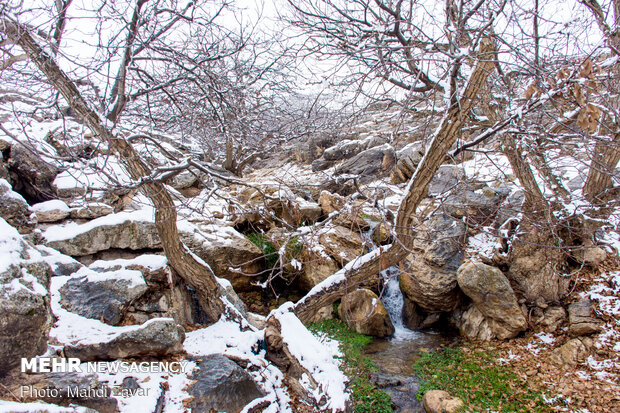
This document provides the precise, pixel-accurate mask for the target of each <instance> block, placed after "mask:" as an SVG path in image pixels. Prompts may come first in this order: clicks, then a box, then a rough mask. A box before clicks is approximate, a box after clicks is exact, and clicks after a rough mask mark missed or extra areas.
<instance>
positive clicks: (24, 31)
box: [0, 17, 224, 322]
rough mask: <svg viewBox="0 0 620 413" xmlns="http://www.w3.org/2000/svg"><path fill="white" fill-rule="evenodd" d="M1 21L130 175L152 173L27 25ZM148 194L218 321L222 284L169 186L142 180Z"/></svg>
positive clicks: (167, 246) (166, 241)
mask: <svg viewBox="0 0 620 413" xmlns="http://www.w3.org/2000/svg"><path fill="white" fill-rule="evenodd" d="M0 24H1V26H0V27H2V28H3V30H4V31H5V33H6V34H7V35H8V36H9V37H10V38H12V39H13V40H14V41H15V42H16V43H17V44H18V45H19V46H20V47H21V48H22V49H23V50H24V52H25V53H26V54H27V55H28V57H29V58H30V59H31V60H32V61H33V62H34V64H35V65H36V66H37V68H38V69H39V70H40V71H41V72H42V73H43V74H44V75H45V76H46V78H47V80H48V81H49V82H50V83H51V84H52V85H53V86H54V88H55V89H56V90H57V91H58V92H60V94H61V95H62V96H63V97H64V98H65V100H66V101H67V103H68V104H69V105H70V106H71V108H72V109H73V110H74V111H75V112H76V113H77V114H78V115H79V116H80V117H81V118H82V121H83V122H84V124H86V126H88V127H89V128H90V129H91V131H92V132H93V133H94V134H95V135H97V136H98V137H99V139H101V140H102V141H104V142H106V143H107V144H108V145H109V148H110V150H112V151H114V152H117V153H118V155H119V158H120V161H121V162H122V163H123V165H124V166H125V168H126V169H127V172H128V173H129V175H130V176H131V177H132V178H133V179H134V180H136V181H140V180H141V179H143V178H145V177H147V176H149V174H150V168H149V166H148V165H147V164H146V163H144V161H142V160H141V159H140V157H139V155H138V154H137V153H136V152H135V150H134V148H133V146H131V145H130V144H129V143H128V142H127V141H126V140H125V139H124V138H122V137H119V136H116V135H114V134H113V133H112V132H111V131H110V129H108V127H106V126H105V125H106V124H107V122H106V121H104V120H103V118H102V117H100V116H99V115H98V114H97V113H96V112H95V111H94V110H92V109H91V108H90V107H89V106H88V104H87V103H86V101H85V100H84V98H83V97H82V95H81V94H80V92H79V90H78V89H77V87H76V86H75V84H74V83H73V82H72V81H71V80H70V79H69V78H68V77H67V75H66V74H65V73H64V72H63V71H62V70H61V69H60V68H59V67H58V65H57V64H56V62H55V61H54V60H53V59H52V58H50V57H49V56H48V55H47V54H46V53H45V51H44V50H43V49H42V48H41V47H40V46H39V45H38V43H37V42H36V41H35V40H34V39H33V38H32V36H31V35H30V33H29V31H28V28H26V27H24V26H23V25H20V24H19V23H17V22H15V21H13V20H12V19H10V18H7V17H4V18H2V20H1V21H0ZM142 187H143V189H144V191H145V193H146V195H147V196H148V197H149V198H150V199H151V201H152V202H153V205H154V206H155V224H156V226H157V230H158V232H159V236H160V238H161V242H162V246H163V249H164V253H165V254H166V257H167V258H168V262H169V263H170V265H171V266H172V267H173V268H174V269H175V271H176V272H177V273H178V274H179V275H180V276H181V277H182V278H183V280H184V281H185V282H186V283H187V284H188V285H189V286H191V287H192V288H194V289H195V290H196V292H197V294H198V297H199V299H200V305H201V307H202V308H203V309H204V311H205V313H206V315H207V317H208V319H209V320H210V321H212V322H215V321H217V320H218V319H219V316H220V314H221V313H222V311H223V310H224V304H223V302H222V300H221V299H220V295H221V287H220V285H219V283H218V282H217V280H216V279H215V276H214V274H213V272H212V271H211V269H210V268H209V267H208V266H206V265H205V264H203V263H202V262H200V261H198V260H197V259H196V258H195V256H194V255H193V254H192V253H191V252H190V251H189V250H188V249H187V247H186V246H185V245H184V244H183V243H182V242H181V241H180V239H179V232H178V229H177V212H176V207H175V205H174V202H173V200H172V198H171V197H170V194H169V193H168V191H167V189H166V187H165V186H164V185H163V184H162V183H161V182H154V181H150V182H149V181H147V182H145V183H144V184H143V186H142Z"/></svg>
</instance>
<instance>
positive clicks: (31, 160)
mask: <svg viewBox="0 0 620 413" xmlns="http://www.w3.org/2000/svg"><path fill="white" fill-rule="evenodd" d="M7 163H8V166H9V168H8V169H9V173H10V175H11V181H12V182H13V189H14V190H15V191H16V192H19V193H20V194H22V195H23V196H24V198H26V200H27V201H28V202H30V203H37V202H43V201H49V200H51V199H56V198H57V195H56V188H55V187H54V185H53V182H54V179H55V178H56V175H58V172H59V169H58V168H57V167H55V166H53V165H51V164H49V163H47V162H45V161H44V160H43V159H41V157H40V156H37V155H35V154H33V153H32V152H30V151H29V150H28V149H26V148H24V147H23V146H21V145H13V146H11V151H10V156H9V159H8V162H7Z"/></svg>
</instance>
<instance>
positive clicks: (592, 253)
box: [574, 240, 607, 268]
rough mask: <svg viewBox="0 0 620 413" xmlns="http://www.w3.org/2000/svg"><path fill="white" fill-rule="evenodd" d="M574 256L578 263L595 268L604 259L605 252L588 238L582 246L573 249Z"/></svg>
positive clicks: (605, 256)
mask: <svg viewBox="0 0 620 413" xmlns="http://www.w3.org/2000/svg"><path fill="white" fill-rule="evenodd" d="M574 256H575V258H576V259H577V261H579V262H580V263H582V264H586V265H589V266H591V267H594V268H597V267H598V266H600V265H601V264H602V263H603V261H605V258H607V252H606V251H605V250H604V249H603V248H601V247H597V246H595V245H594V243H593V242H592V241H590V240H588V241H587V242H584V245H583V246H582V248H579V249H577V250H576V251H575V253H574Z"/></svg>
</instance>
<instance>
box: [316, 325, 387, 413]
mask: <svg viewBox="0 0 620 413" xmlns="http://www.w3.org/2000/svg"><path fill="white" fill-rule="evenodd" d="M308 329H309V330H310V331H312V332H313V333H315V334H326V335H327V336H328V337H330V338H332V339H334V340H337V341H338V342H340V351H341V352H342V354H343V360H342V364H341V369H342V370H343V371H344V373H345V374H346V375H347V376H348V377H349V379H350V380H351V381H350V382H349V389H350V391H351V401H352V402H353V411H354V412H355V413H388V412H392V411H393V409H392V400H391V399H390V396H389V394H387V393H386V392H384V391H383V390H380V389H378V388H377V387H376V386H375V385H374V384H372V382H371V381H370V375H371V373H372V372H373V371H375V370H376V366H375V364H374V362H373V361H372V360H371V359H370V358H368V357H366V356H364V355H363V354H362V349H363V348H364V346H366V345H367V344H368V343H369V342H370V341H371V340H372V337H370V336H365V335H363V334H359V333H358V332H356V331H355V330H352V329H350V328H348V327H347V325H346V324H345V323H344V322H343V321H340V320H324V321H319V322H317V323H312V324H310V325H309V326H308Z"/></svg>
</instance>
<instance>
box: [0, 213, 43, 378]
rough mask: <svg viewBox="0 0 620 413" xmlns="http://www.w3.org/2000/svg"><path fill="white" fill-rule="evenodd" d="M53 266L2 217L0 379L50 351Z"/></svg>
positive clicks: (0, 229) (0, 250)
mask: <svg viewBox="0 0 620 413" xmlns="http://www.w3.org/2000/svg"><path fill="white" fill-rule="evenodd" d="M51 273H52V271H51V268H50V266H49V265H48V264H47V263H45V262H44V261H42V260H41V254H40V253H39V252H38V251H37V250H35V249H34V248H33V247H31V246H30V245H29V244H28V243H26V242H25V241H24V240H23V239H22V237H21V236H20V235H19V233H18V232H17V230H16V229H15V228H13V227H11V226H10V225H9V224H7V222H6V221H5V220H4V219H1V218H0V376H2V375H4V374H5V373H6V372H8V371H9V370H11V369H12V368H14V367H17V366H18V365H19V363H20V359H21V358H22V357H26V358H31V357H34V356H36V355H39V354H42V353H43V352H44V351H45V350H46V348H47V338H48V335H49V330H50V327H51V324H52V314H51V311H50V307H49V281H50V276H51Z"/></svg>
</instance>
